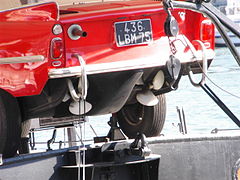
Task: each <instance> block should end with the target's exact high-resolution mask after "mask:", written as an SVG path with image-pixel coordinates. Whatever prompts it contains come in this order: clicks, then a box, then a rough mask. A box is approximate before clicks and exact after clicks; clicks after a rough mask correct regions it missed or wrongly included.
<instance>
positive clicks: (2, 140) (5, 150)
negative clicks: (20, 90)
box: [0, 90, 21, 158]
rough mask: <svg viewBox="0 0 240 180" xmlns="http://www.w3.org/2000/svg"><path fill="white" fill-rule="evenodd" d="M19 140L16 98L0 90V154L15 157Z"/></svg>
mask: <svg viewBox="0 0 240 180" xmlns="http://www.w3.org/2000/svg"><path fill="white" fill-rule="evenodd" d="M20 138H21V115H20V110H19V106H18V102H17V100H16V98H14V97H13V96H11V95H10V94H8V93H7V92H5V91H3V90H0V154H3V157H4V158H7V157H12V156H14V155H16V152H17V149H18V147H19V143H20Z"/></svg>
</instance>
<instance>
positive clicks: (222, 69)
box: [36, 48, 240, 147]
mask: <svg viewBox="0 0 240 180" xmlns="http://www.w3.org/2000/svg"><path fill="white" fill-rule="evenodd" d="M239 50H240V48H239ZM239 52H240V51H239ZM208 77H209V78H210V79H211V80H212V81H213V82H214V83H215V84H217V85H218V86H219V87H221V88H222V89H224V90H226V91H228V92H230V93H232V94H234V95H236V96H240V91H239V87H240V85H239V79H240V78H239V77H240V68H239V66H238V64H237V63H236V61H235V60H234V58H233V57H232V55H231V53H230V52H229V50H228V49H227V48H218V49H216V57H215V59H214V60H213V62H212V64H211V66H210V68H209V69H208ZM207 84H208V85H209V86H210V87H211V88H212V89H213V91H214V92H215V93H216V94H217V95H218V96H219V98H220V99H221V100H222V101H223V102H224V103H225V104H226V105H227V106H228V107H229V108H230V109H231V111H232V112H233V113H234V114H235V115H236V116H237V117H238V118H240V111H239V103H240V99H239V98H236V97H234V96H232V95H229V94H228V93H225V92H224V91H222V90H220V89H219V88H217V87H216V86H215V85H213V84H212V83H211V82H210V81H209V80H207ZM166 98H167V116H166V122H165V125H164V128H163V131H162V134H164V135H165V137H166V136H170V135H178V134H179V130H178V123H179V117H178V113H177V110H176V106H178V107H179V108H183V109H184V113H185V117H186V124H187V130H188V133H189V134H210V132H211V130H213V129H214V128H218V129H235V128H237V126H236V125H235V124H234V123H233V122H232V121H231V119H230V118H229V117H228V116H227V115H226V114H225V113H224V112H223V111H222V110H221V109H220V108H219V107H218V106H217V105H216V104H215V103H214V102H213V100H212V99H211V98H210V97H209V96H208V95H206V93H205V92H204V91H203V90H202V89H201V88H196V87H194V86H192V85H191V83H190V81H189V79H188V77H187V76H184V77H182V79H181V81H180V83H179V88H178V89H177V90H176V91H172V92H170V93H167V94H166ZM109 117H110V115H104V116H96V117H89V122H88V123H86V125H85V127H86V132H87V133H86V137H85V138H86V139H92V137H93V136H94V133H93V131H92V130H91V128H90V124H91V125H92V126H93V128H94V129H95V131H96V133H97V135H98V136H104V135H106V134H107V132H108V130H109V126H108V125H107V121H109ZM77 131H78V132H79V129H78V130H77ZM51 133H52V130H50V131H45V132H38V133H36V137H37V141H42V142H46V141H47V140H48V139H50V137H51V135H52V134H51ZM79 133H80V132H79ZM65 134H66V131H65ZM60 140H61V141H63V140H64V130H63V129H61V130H58V132H57V140H56V141H60ZM65 140H67V139H66V137H65ZM41 146H43V145H41ZM44 147H46V145H44Z"/></svg>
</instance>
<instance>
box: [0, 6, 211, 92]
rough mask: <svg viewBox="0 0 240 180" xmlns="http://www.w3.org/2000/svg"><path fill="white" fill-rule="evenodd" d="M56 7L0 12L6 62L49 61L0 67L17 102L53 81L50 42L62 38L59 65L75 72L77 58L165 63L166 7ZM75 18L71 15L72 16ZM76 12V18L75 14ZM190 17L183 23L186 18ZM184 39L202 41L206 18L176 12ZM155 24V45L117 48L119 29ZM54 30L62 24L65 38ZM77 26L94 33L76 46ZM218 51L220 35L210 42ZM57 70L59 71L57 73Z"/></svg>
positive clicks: (0, 84) (0, 48)
mask: <svg viewBox="0 0 240 180" xmlns="http://www.w3.org/2000/svg"><path fill="white" fill-rule="evenodd" d="M60 9H61V10H60V14H61V15H60V18H59V20H58V13H59V12H58V9H57V6H56V4H55V3H46V4H42V5H36V6H29V7H24V8H19V9H15V10H9V11H3V12H0V58H1V57H19V56H33V55H43V56H44V57H45V60H44V62H35V63H22V64H9V65H0V88H3V89H5V90H7V91H8V92H10V93H11V94H13V95H14V96H27V95H34V94H39V93H40V92H41V90H42V88H43V87H44V85H45V83H46V81H47V80H48V69H49V68H54V67H53V66H52V62H53V61H54V60H53V59H51V57H50V53H49V51H50V42H51V40H52V39H53V38H56V37H60V38H62V39H63V41H64V47H65V49H64V54H63V56H62V57H61V58H60V59H58V61H61V66H59V67H61V68H62V67H66V66H75V65H78V63H77V61H75V60H74V59H72V57H71V56H72V54H73V53H78V54H80V55H82V56H83V58H84V59H85V60H86V62H87V64H96V63H106V62H117V61H122V60H128V59H137V58H141V57H146V56H148V54H156V55H158V56H159V58H160V57H161V53H166V52H161V49H162V48H161V47H160V46H159V44H158V40H159V39H160V38H161V37H162V36H165V33H164V22H165V19H166V13H165V12H164V10H163V8H162V4H161V3H160V2H154V1H125V2H106V3H91V4H90V3H89V4H82V5H75V6H62V7H60ZM68 12H69V14H68ZM70 12H71V13H70ZM181 14H184V17H185V18H183V15H181ZM173 15H174V17H175V18H176V19H177V21H178V23H179V27H180V34H184V35H186V36H187V37H188V39H189V40H190V41H192V40H197V39H200V33H201V32H200V25H201V21H202V20H203V19H204V18H203V16H202V15H200V14H198V13H195V12H191V11H187V10H183V9H175V10H174V12H173ZM145 18H146V19H150V20H151V24H152V32H153V40H154V42H153V43H151V44H149V45H134V46H127V47H117V46H116V42H115V32H114V23H115V22H121V21H130V20H137V19H145ZM54 24H61V25H62V27H63V34H60V35H57V36H56V35H53V33H52V27H53V25H54ZM72 24H79V25H80V26H81V27H82V29H83V30H84V31H86V32H87V33H88V35H87V37H81V38H80V39H79V40H71V39H70V38H69V37H68V35H67V29H68V28H69V27H70V25H72ZM209 43H210V44H211V48H214V35H212V39H210V40H209ZM55 68H56V67H55Z"/></svg>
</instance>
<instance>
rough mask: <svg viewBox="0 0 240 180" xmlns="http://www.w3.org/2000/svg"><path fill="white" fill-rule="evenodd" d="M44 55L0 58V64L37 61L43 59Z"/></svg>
mask: <svg viewBox="0 0 240 180" xmlns="http://www.w3.org/2000/svg"><path fill="white" fill-rule="evenodd" d="M44 59H45V58H44V56H42V55H36V56H23V57H7V58H0V64H16V63H28V62H39V61H44Z"/></svg>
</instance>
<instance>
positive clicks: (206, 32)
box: [200, 19, 214, 48]
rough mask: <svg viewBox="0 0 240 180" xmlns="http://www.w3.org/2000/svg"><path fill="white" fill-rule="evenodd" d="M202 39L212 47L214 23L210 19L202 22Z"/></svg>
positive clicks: (207, 45) (206, 44)
mask: <svg viewBox="0 0 240 180" xmlns="http://www.w3.org/2000/svg"><path fill="white" fill-rule="evenodd" d="M200 32H201V35H200V37H201V40H202V41H203V43H204V44H205V46H206V47H207V48H209V47H211V44H212V43H214V25H213V24H212V22H211V21H210V20H209V19H205V20H203V21H202V24H201V31H200Z"/></svg>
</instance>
